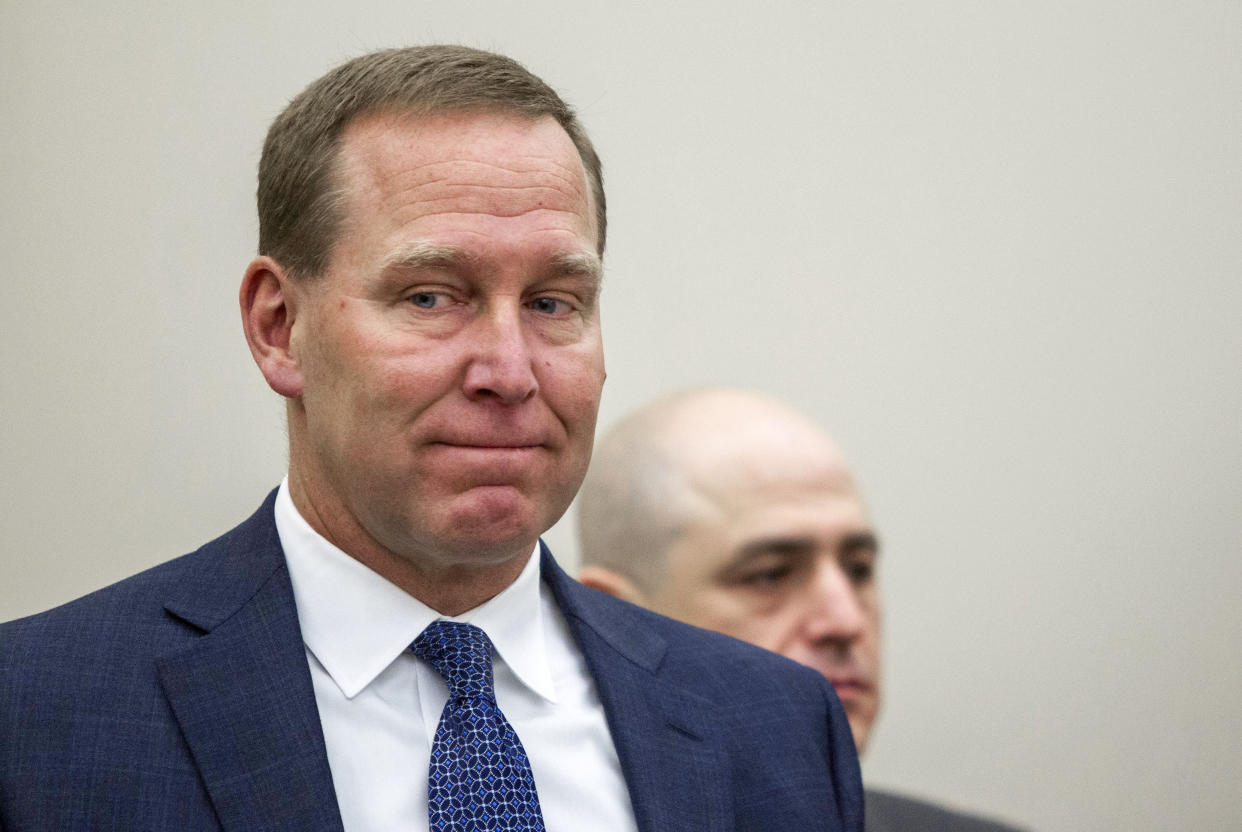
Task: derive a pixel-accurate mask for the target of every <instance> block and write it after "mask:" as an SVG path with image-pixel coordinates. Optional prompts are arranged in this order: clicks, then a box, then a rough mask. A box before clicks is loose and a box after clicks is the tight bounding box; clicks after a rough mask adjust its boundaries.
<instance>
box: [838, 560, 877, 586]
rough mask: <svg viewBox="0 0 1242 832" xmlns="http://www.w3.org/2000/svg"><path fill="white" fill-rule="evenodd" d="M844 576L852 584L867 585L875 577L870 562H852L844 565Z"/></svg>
mask: <svg viewBox="0 0 1242 832" xmlns="http://www.w3.org/2000/svg"><path fill="white" fill-rule="evenodd" d="M844 569H845V574H846V576H847V577H848V578H849V579H850V582H851V583H854V584H867V583H870V582H871V579H872V578H874V577H875V564H874V563H872V562H871V561H870V560H853V561H850V562H848V563H846V564H845V565H844Z"/></svg>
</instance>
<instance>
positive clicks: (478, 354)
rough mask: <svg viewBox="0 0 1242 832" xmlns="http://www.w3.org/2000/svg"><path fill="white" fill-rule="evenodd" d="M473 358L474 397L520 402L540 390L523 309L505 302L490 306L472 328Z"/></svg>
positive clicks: (469, 374)
mask: <svg viewBox="0 0 1242 832" xmlns="http://www.w3.org/2000/svg"><path fill="white" fill-rule="evenodd" d="M467 337H469V338H470V344H469V347H468V352H469V354H470V361H469V364H468V366H467V367H466V377H465V392H466V395H467V396H468V397H470V398H472V399H494V400H496V401H500V402H503V403H505V404H520V403H521V402H524V401H526V400H527V399H530V398H531V397H533V396H534V395H535V393H536V392H538V390H539V382H538V379H537V378H536V377H535V372H534V366H533V360H534V358H533V356H532V354H531V349H530V345H529V343H528V342H527V338H528V334H527V333H526V332H525V330H524V329H523V323H522V308H521V306H520V305H518V304H516V303H515V304H503V305H497V306H495V307H492V308H489V309H487V310H486V311H485V312H484V313H483V314H481V315H480V316H479V317H478V318H477V319H476V321H475V325H474V326H472V327H471V328H470V332H469V333H468V336H467Z"/></svg>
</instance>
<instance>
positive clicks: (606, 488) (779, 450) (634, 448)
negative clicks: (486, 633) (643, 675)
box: [578, 388, 1012, 832]
mask: <svg viewBox="0 0 1242 832" xmlns="http://www.w3.org/2000/svg"><path fill="white" fill-rule="evenodd" d="M579 500H580V502H579V523H578V527H579V534H580V543H581V548H582V558H583V564H584V566H583V569H582V573H581V575H580V580H581V581H582V583H584V584H587V585H588V586H592V587H594V588H596V589H599V590H602V591H604V592H607V593H609V594H611V595H614V596H617V597H619V598H623V599H625V600H628V601H631V602H633V603H636V604H639V605H641V606H644V607H647V608H649V609H652V610H655V611H656V612H659V613H662V614H664V615H667V616H670V617H673V618H678V619H681V620H683V621H686V622H689V623H691V624H694V625H697V626H699V627H705V628H708V629H712V630H718V631H720V632H722V633H726V634H728V635H731V636H735V637H736V638H740V639H742V640H744V641H749V642H752V643H754V644H758V645H759V646H761V647H766V648H767V649H769V650H772V651H774V652H777V653H781V654H782V655H785V656H787V657H789V658H791V659H794V660H795V661H798V662H801V663H802V664H805V665H809V666H810V667H813V668H815V669H816V670H818V671H819V672H820V673H822V674H823V675H824V676H825V677H826V678H827V679H828V680H829V681H830V682H831V683H832V685H833V687H834V688H835V689H836V691H837V694H838V696H839V697H840V699H841V702H842V704H843V705H844V706H845V712H846V715H847V717H848V718H849V723H850V728H851V729H852V730H853V734H854V742H855V744H856V745H857V747H858V751H859V753H862V751H863V750H864V748H865V747H866V744H867V739H868V737H869V736H870V733H871V729H872V726H873V725H874V723H875V718H876V715H877V714H878V712H879V707H880V690H881V686H880V597H879V589H878V586H877V581H876V559H877V556H878V554H879V543H878V541H877V538H876V534H875V531H874V529H873V528H872V525H871V521H870V520H869V518H868V516H867V510H866V507H865V506H864V504H863V500H862V497H861V496H860V494H859V492H858V487H857V484H856V483H855V481H854V477H853V475H852V474H851V473H850V470H849V467H848V466H847V465H846V463H845V460H844V459H843V457H842V455H841V452H840V450H839V449H838V448H837V446H836V445H835V444H834V443H833V442H832V440H831V439H829V438H828V437H827V436H826V435H825V434H824V433H823V431H821V430H820V429H819V428H818V427H817V426H816V425H815V424H814V423H813V422H811V421H810V420H809V419H808V418H806V417H805V416H803V415H802V414H801V413H798V412H797V411H795V410H793V409H792V408H790V407H788V406H786V405H784V404H782V403H780V402H777V401H774V400H772V399H769V398H766V397H763V396H760V395H757V394H755V393H749V392H745V391H740V390H729V389H718V388H709V389H698V390H690V391H685V392H681V393H676V394H673V395H671V396H667V397H665V398H662V399H658V400H656V401H655V402H652V403H651V404H649V405H647V406H646V407H643V408H640V409H639V410H638V411H636V412H635V413H633V414H631V415H630V416H629V417H627V418H625V419H623V420H622V421H621V422H620V423H619V424H618V425H616V426H615V427H614V428H613V429H612V431H611V432H609V433H608V434H607V435H606V436H605V437H604V438H603V439H602V440H601V441H600V442H599V443H598V445H597V447H596V449H595V454H594V457H593V461H592V463H591V467H590V470H589V472H588V473H587V478H586V482H585V484H584V485H583V488H582V491H581V494H580V496H579ZM866 812H867V815H866V818H867V829H868V830H871V832H884V830H913V829H917V830H943V832H1000V831H1001V830H1012V827H1008V826H1004V825H1001V824H997V823H994V822H991V821H987V820H982V819H979V818H976V817H972V816H969V815H964V814H961V813H958V812H953V811H949V810H947V809H944V808H942V807H939V806H935V805H933V804H930V803H925V802H923V801H918V800H913V799H911V798H907V797H902V796H898V795H894V794H890V793H886V792H878V791H868V792H867V795H866Z"/></svg>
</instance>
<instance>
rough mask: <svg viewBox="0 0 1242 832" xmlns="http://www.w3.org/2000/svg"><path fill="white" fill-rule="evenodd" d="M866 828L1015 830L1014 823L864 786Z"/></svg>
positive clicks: (872, 831) (893, 831)
mask: <svg viewBox="0 0 1242 832" xmlns="http://www.w3.org/2000/svg"><path fill="white" fill-rule="evenodd" d="M866 806H867V832H1019V830H1018V829H1017V828H1016V827H1013V826H1007V825H1005V824H1003V823H997V822H996V821H993V820H986V819H984V818H980V817H975V816H974V815H966V814H962V813H961V812H955V811H951V810H949V809H946V808H944V807H943V806H937V805H936V804H934V803H927V802H926V801H922V800H915V799H914V798H912V797H904V796H902V795H899V794H893V793H891V792H882V791H877V790H875V789H867V794H866Z"/></svg>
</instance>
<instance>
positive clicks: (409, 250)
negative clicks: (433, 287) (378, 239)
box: [382, 243, 474, 272]
mask: <svg viewBox="0 0 1242 832" xmlns="http://www.w3.org/2000/svg"><path fill="white" fill-rule="evenodd" d="M473 259H474V258H473V257H471V255H470V254H469V253H468V252H467V251H465V250H464V249H461V248H458V247H457V246H444V245H436V244H435V243H414V244H413V245H410V246H406V247H405V248H400V249H397V250H396V251H394V252H393V253H392V254H391V255H389V257H388V258H387V259H386V260H385V261H384V266H383V269H382V271H384V272H388V271H415V270H418V269H452V268H458V267H461V266H463V265H468V264H469V263H471V262H472V261H473Z"/></svg>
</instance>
